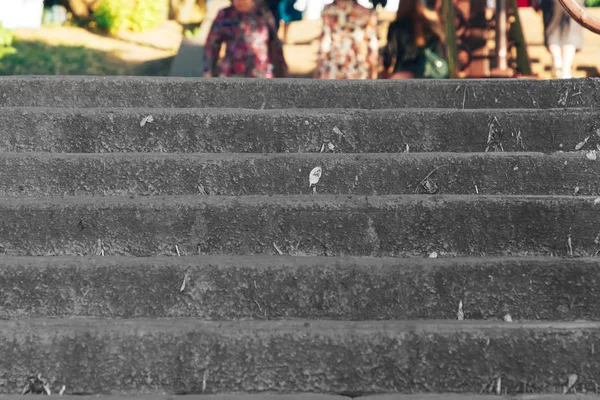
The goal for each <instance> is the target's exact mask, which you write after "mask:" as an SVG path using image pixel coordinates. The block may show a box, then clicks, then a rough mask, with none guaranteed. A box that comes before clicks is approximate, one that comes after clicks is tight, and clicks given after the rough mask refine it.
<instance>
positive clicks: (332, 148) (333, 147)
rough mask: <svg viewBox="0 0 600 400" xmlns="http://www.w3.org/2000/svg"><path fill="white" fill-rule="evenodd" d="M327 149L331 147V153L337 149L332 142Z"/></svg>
mask: <svg viewBox="0 0 600 400" xmlns="http://www.w3.org/2000/svg"><path fill="white" fill-rule="evenodd" d="M327 147H329V151H333V150H334V149H335V146H334V145H333V143H331V142H329V144H328V145H327Z"/></svg>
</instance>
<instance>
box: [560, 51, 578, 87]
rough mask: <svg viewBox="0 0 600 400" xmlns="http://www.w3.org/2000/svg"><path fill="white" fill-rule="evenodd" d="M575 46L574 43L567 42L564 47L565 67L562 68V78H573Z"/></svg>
mask: <svg viewBox="0 0 600 400" xmlns="http://www.w3.org/2000/svg"><path fill="white" fill-rule="evenodd" d="M575 51H576V49H575V46H573V45H572V44H566V45H564V46H563V48H562V57H563V68H562V78H563V79H569V78H572V77H573V75H572V72H571V71H572V70H573V60H574V59H575Z"/></svg>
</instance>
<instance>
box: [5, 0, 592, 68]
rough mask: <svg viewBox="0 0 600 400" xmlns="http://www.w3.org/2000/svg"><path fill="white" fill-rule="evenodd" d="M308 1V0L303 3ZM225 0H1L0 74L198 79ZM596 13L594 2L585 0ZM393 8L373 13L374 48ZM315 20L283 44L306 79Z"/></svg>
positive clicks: (529, 24) (531, 30) (534, 47)
mask: <svg viewBox="0 0 600 400" xmlns="http://www.w3.org/2000/svg"><path fill="white" fill-rule="evenodd" d="M309 1H310V0H309ZM229 4H230V2H229V1H228V0H209V1H208V4H207V2H206V0H45V1H44V0H0V23H1V24H2V25H1V26H0V75H47V74H51V75H56V74H60V75H148V76H167V75H174V76H198V75H199V71H200V70H201V59H202V45H203V40H204V38H205V36H206V33H207V31H208V28H209V26H210V24H211V22H212V17H214V14H215V13H216V11H217V10H218V9H220V8H223V7H226V6H227V5H229ZM586 5H587V6H588V8H587V9H588V11H589V12H590V13H592V14H593V15H596V16H599V17H600V7H598V6H599V5H600V0H588V2H587V4H586ZM519 14H520V17H521V22H522V25H523V30H524V34H525V39H526V42H527V48H528V52H529V56H530V59H531V61H532V67H533V71H534V73H536V74H537V75H538V77H540V78H548V77H549V76H550V56H549V54H548V52H547V51H546V49H545V47H544V46H543V26H542V17H541V14H539V13H536V12H535V11H534V10H533V9H531V8H520V9H519ZM393 17H394V13H393V11H390V10H385V9H381V10H379V20H380V26H379V28H380V33H381V34H380V38H381V40H380V45H381V46H383V45H384V44H385V33H386V30H387V25H388V24H389V21H391V20H392V19H393ZM320 27H321V26H320V21H319V20H303V21H299V22H295V23H293V24H292V26H291V29H290V36H289V42H288V43H286V44H285V46H284V52H285V55H286V59H287V61H288V64H289V66H290V69H291V73H292V75H293V76H294V77H308V76H310V74H311V72H312V70H313V68H314V63H315V59H316V49H317V39H318V37H319V34H320ZM598 65H600V36H597V35H594V34H592V33H591V32H588V31H586V32H585V37H584V49H583V50H582V51H581V52H580V53H578V54H577V56H576V60H575V69H576V70H575V71H574V76H575V77H588V76H591V77H595V76H599V72H598Z"/></svg>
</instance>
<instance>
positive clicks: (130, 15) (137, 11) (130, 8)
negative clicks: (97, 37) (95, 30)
mask: <svg viewBox="0 0 600 400" xmlns="http://www.w3.org/2000/svg"><path fill="white" fill-rule="evenodd" d="M167 9H168V2H167V0H135V1H132V0H102V1H101V2H100V4H99V5H98V7H97V8H96V10H95V11H94V18H95V20H96V24H97V26H98V27H99V28H100V29H103V30H106V31H108V32H110V33H111V34H114V33H117V32H119V31H121V30H125V29H127V30H132V31H134V32H143V31H146V30H148V29H152V28H156V27H158V26H159V25H160V24H161V22H163V21H164V19H165V16H166V13H167Z"/></svg>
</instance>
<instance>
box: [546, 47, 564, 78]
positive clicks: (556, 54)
mask: <svg viewBox="0 0 600 400" xmlns="http://www.w3.org/2000/svg"><path fill="white" fill-rule="evenodd" d="M548 50H549V51H550V55H551V56H552V72H553V75H554V76H553V78H557V77H558V76H557V75H558V74H559V73H561V72H562V68H563V59H562V49H561V48H560V46H559V45H557V44H551V45H549V46H548Z"/></svg>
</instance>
